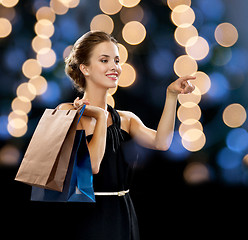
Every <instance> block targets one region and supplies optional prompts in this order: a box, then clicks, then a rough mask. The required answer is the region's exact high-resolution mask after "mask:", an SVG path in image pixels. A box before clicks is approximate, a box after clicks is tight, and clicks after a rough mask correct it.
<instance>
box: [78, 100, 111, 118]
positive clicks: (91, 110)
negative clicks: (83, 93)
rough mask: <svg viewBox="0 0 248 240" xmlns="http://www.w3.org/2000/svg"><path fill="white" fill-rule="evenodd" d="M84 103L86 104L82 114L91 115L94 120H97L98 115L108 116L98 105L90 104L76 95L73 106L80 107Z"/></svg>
mask: <svg viewBox="0 0 248 240" xmlns="http://www.w3.org/2000/svg"><path fill="white" fill-rule="evenodd" d="M84 104H85V105H87V106H86V108H85V110H84V113H83V116H87V117H93V118H95V119H96V120H98V119H99V118H100V117H106V118H107V117H108V112H107V111H104V109H102V108H100V107H95V106H92V105H90V102H89V101H88V100H87V99H83V98H82V99H79V97H77V98H76V99H75V100H74V102H73V105H74V107H75V108H78V107H81V106H83V105H84Z"/></svg>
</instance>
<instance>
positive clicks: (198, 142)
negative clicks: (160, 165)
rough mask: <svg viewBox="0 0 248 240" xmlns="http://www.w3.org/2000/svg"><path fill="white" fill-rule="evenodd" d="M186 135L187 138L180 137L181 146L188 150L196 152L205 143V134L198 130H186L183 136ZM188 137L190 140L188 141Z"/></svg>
mask: <svg viewBox="0 0 248 240" xmlns="http://www.w3.org/2000/svg"><path fill="white" fill-rule="evenodd" d="M185 135H186V136H187V138H186V137H185V138H184V137H183V138H182V144H183V146H184V147H185V148H186V149H187V150H188V151H190V152H197V151H199V150H201V149H202V148H203V147H204V145H205V143H206V136H205V134H204V133H203V132H202V131H200V130H198V129H193V130H188V131H187V132H186V133H185V134H184V135H183V136H185ZM188 139H190V141H188Z"/></svg>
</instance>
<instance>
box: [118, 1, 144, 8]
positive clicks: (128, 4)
mask: <svg viewBox="0 0 248 240" xmlns="http://www.w3.org/2000/svg"><path fill="white" fill-rule="evenodd" d="M119 2H120V4H121V5H123V6H124V7H127V8H132V7H135V6H136V5H138V4H139V2H140V0H119Z"/></svg>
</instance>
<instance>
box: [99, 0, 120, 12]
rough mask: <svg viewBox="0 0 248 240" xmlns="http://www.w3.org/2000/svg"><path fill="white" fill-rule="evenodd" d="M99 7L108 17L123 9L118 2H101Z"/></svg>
mask: <svg viewBox="0 0 248 240" xmlns="http://www.w3.org/2000/svg"><path fill="white" fill-rule="evenodd" d="M99 6H100V9H101V10H102V12H104V13H105V14H108V15H114V14H116V13H118V12H119V11H120V10H121V8H122V5H121V4H120V2H119V1H118V0H100V1H99Z"/></svg>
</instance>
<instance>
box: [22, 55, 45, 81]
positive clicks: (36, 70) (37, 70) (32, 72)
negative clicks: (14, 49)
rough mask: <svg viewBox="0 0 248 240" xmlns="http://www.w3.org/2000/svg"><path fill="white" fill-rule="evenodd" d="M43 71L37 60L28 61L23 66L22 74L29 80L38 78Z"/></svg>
mask: <svg viewBox="0 0 248 240" xmlns="http://www.w3.org/2000/svg"><path fill="white" fill-rule="evenodd" d="M41 71H42V68H41V65H40V64H39V62H38V61H37V60H36V59H28V60H26V61H25V62H24V63H23V65H22V72H23V74H24V75H25V76H26V77H27V78H32V77H35V76H38V75H40V74H41Z"/></svg>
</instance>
